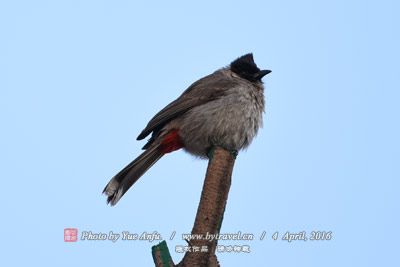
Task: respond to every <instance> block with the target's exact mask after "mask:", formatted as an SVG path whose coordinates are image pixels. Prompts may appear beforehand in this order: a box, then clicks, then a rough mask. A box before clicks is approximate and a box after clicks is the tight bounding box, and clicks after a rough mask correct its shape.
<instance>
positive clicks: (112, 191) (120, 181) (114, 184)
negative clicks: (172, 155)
mask: <svg viewBox="0 0 400 267" xmlns="http://www.w3.org/2000/svg"><path fill="white" fill-rule="evenodd" d="M163 155H164V153H163V152H162V151H160V149H159V148H158V146H151V147H149V148H148V149H147V150H146V151H144V152H143V153H142V154H140V156H139V157H137V158H136V159H135V160H134V161H132V162H131V163H129V164H128V165H127V166H126V167H125V168H124V169H122V170H121V171H120V172H119V173H117V174H116V175H115V176H114V177H113V178H112V179H111V180H110V182H108V184H107V185H106V187H105V188H104V190H103V193H104V194H105V195H107V203H109V204H111V206H114V205H115V204H117V202H118V201H119V200H120V199H121V197H122V196H123V195H124V194H125V193H126V191H128V189H129V188H130V187H131V186H132V185H133V184H134V183H135V182H136V181H137V180H139V178H140V177H141V176H142V175H143V174H144V173H145V172H146V171H147V170H148V169H149V168H150V167H151V166H153V164H154V163H156V162H157V161H158V160H159V159H160V158H161V157H162V156H163Z"/></svg>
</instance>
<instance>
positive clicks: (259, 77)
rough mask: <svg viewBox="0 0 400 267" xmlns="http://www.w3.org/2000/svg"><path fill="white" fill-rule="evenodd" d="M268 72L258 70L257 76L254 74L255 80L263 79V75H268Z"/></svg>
mask: <svg viewBox="0 0 400 267" xmlns="http://www.w3.org/2000/svg"><path fill="white" fill-rule="evenodd" d="M270 72H271V71H270V70H260V71H259V72H258V73H257V74H256V77H255V78H256V79H257V80H261V79H262V77H264V76H265V75H267V74H268V73H270Z"/></svg>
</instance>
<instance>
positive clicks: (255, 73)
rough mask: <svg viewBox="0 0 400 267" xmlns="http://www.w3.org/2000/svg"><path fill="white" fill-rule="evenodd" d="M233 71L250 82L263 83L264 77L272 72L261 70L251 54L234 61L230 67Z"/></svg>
mask: <svg viewBox="0 0 400 267" xmlns="http://www.w3.org/2000/svg"><path fill="white" fill-rule="evenodd" d="M230 69H231V71H233V72H234V73H236V74H237V75H239V76H240V77H242V78H244V79H246V80H248V81H250V82H261V79H262V77H264V76H265V75H267V74H268V73H270V72H271V71H270V70H260V69H259V68H258V67H257V65H256V63H255V62H254V59H253V54H252V53H249V54H246V55H244V56H241V57H239V58H238V59H236V60H234V61H233V62H232V63H231V65H230Z"/></svg>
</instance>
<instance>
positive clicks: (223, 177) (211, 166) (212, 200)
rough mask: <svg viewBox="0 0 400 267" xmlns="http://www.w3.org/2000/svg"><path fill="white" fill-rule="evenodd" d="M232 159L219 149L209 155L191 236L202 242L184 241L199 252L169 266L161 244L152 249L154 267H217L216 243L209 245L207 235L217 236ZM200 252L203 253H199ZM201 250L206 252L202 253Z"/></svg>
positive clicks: (229, 179)
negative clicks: (196, 236) (198, 249)
mask: <svg viewBox="0 0 400 267" xmlns="http://www.w3.org/2000/svg"><path fill="white" fill-rule="evenodd" d="M235 157H236V155H235V154H234V153H232V152H231V151H228V150H226V149H224V148H221V147H215V148H213V149H212V150H211V151H210V153H209V162H208V167H207V173H206V177H205V180H204V185H203V190H202V193H201V198H200V203H199V206H198V209H197V214H196V218H195V222H194V225H193V229H192V234H197V235H198V236H203V238H198V239H192V240H187V242H188V244H189V246H190V247H191V248H193V247H197V248H200V251H193V250H192V251H188V252H186V253H185V255H184V257H183V259H182V261H181V262H180V263H178V264H177V265H174V263H173V262H172V259H171V256H170V254H169V251H168V248H167V246H166V243H165V241H163V242H161V243H160V244H159V245H157V246H154V247H153V259H154V263H155V266H156V267H166V266H168V267H170V266H177V267H217V266H220V265H219V263H218V260H217V257H216V255H215V250H216V247H217V242H218V241H217V240H213V241H209V240H207V239H206V238H204V237H206V236H207V234H208V235H211V234H212V235H215V234H218V233H219V231H220V228H221V224H222V219H223V215H224V211H225V206H226V202H227V199H228V193H229V189H230V186H231V176H232V170H233V165H234V163H235ZM201 248H203V249H201ZM204 248H207V251H206V252H204Z"/></svg>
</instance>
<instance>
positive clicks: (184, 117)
mask: <svg viewBox="0 0 400 267" xmlns="http://www.w3.org/2000/svg"><path fill="white" fill-rule="evenodd" d="M270 72H271V70H260V69H259V68H258V67H257V65H256V63H255V62H254V57H253V54H252V53H248V54H245V55H243V56H241V57H239V58H237V59H235V60H234V61H232V62H231V63H230V64H229V65H228V66H225V67H223V68H220V69H218V70H216V71H215V72H213V73H212V74H210V75H207V76H205V77H203V78H201V79H199V80H197V81H196V82H194V83H193V84H191V85H190V86H189V87H188V88H187V89H186V90H185V91H184V92H183V93H182V94H181V95H180V96H179V97H178V98H177V99H176V100H174V101H172V102H171V103H170V104H168V105H167V106H165V107H164V108H163V109H161V110H160V111H159V112H158V113H157V114H156V115H154V117H153V118H152V119H151V120H150V121H149V122H148V124H147V125H146V127H145V128H144V129H143V131H142V132H141V133H140V134H139V136H138V137H137V140H142V139H144V138H146V137H147V136H148V135H150V134H151V136H150V138H149V139H148V141H147V143H146V144H145V145H144V146H143V148H142V149H143V150H144V151H143V153H141V154H140V155H139V156H138V157H137V158H136V159H134V160H133V161H132V162H131V163H129V164H128V165H127V166H126V167H125V168H123V169H122V170H121V171H120V172H119V173H117V174H116V175H115V176H114V177H112V178H111V180H110V181H109V182H108V184H107V185H106V186H105V188H104V190H103V193H104V194H105V195H106V197H107V203H108V204H110V205H111V206H114V205H115V204H117V202H118V201H119V200H120V199H121V197H122V196H123V195H124V194H125V193H126V192H127V191H128V190H129V188H130V187H131V186H132V185H133V184H134V183H135V182H136V181H137V180H138V179H139V178H140V177H141V176H142V175H143V174H144V173H145V172H146V171H147V170H148V169H149V168H150V167H152V166H153V164H155V163H156V162H157V161H158V160H159V159H160V158H161V157H163V156H164V155H165V154H168V153H171V152H173V151H176V150H179V149H183V150H185V151H186V152H188V153H189V154H192V155H194V156H196V157H198V158H204V159H206V158H207V154H208V152H209V151H210V149H212V148H213V147H216V146H220V147H222V148H224V149H227V150H228V151H232V152H237V151H239V150H241V149H244V148H247V147H248V146H249V144H250V143H251V142H252V140H253V138H254V137H255V136H256V134H257V132H258V130H259V128H261V127H262V123H263V118H262V116H263V113H264V106H265V100H264V85H263V82H262V78H263V77H264V76H265V75H267V74H269V73H270Z"/></svg>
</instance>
